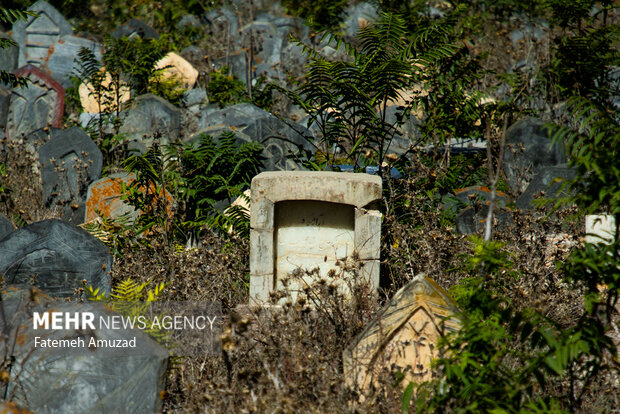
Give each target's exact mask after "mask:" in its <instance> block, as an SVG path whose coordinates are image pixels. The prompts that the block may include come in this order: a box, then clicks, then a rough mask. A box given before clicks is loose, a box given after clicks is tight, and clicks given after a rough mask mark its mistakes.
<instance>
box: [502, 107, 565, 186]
mask: <svg viewBox="0 0 620 414" xmlns="http://www.w3.org/2000/svg"><path fill="white" fill-rule="evenodd" d="M564 162H566V156H565V154H564V149H563V147H562V145H558V144H557V143H556V144H554V143H553V142H552V141H551V138H550V137H549V131H548V129H547V127H546V126H545V122H544V121H543V120H540V119H535V118H525V119H522V120H520V121H517V122H516V123H515V124H513V125H512V126H511V127H510V128H508V130H507V131H506V150H505V152H504V158H503V167H504V173H505V174H506V178H507V179H508V184H509V185H510V188H511V189H512V191H513V192H514V193H515V194H516V195H520V194H521V193H522V192H523V191H524V190H525V188H526V187H527V185H528V184H529V182H530V181H532V179H533V178H534V176H535V175H536V174H537V173H538V172H539V171H540V170H541V169H542V168H544V167H550V166H554V165H558V164H561V163H564Z"/></svg>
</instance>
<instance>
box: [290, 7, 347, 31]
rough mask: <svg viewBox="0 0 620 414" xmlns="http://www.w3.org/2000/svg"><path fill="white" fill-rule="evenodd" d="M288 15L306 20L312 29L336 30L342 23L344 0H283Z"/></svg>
mask: <svg viewBox="0 0 620 414" xmlns="http://www.w3.org/2000/svg"><path fill="white" fill-rule="evenodd" d="M282 5H283V6H284V7H286V9H287V10H288V12H289V13H292V14H294V15H295V16H299V17H301V18H304V19H306V22H307V23H308V25H309V26H310V27H312V28H314V29H318V30H326V29H332V30H334V29H337V28H338V25H339V24H340V23H341V22H342V14H343V11H344V9H345V7H346V6H347V1H346V0H283V1H282Z"/></svg>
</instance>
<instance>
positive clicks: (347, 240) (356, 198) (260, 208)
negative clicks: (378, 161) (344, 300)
mask: <svg viewBox="0 0 620 414" xmlns="http://www.w3.org/2000/svg"><path fill="white" fill-rule="evenodd" d="M379 200H381V178H380V177H378V176H373V175H368V174H352V173H334V172H305V171H286V172H285V171H280V172H266V173H261V174H259V175H257V176H256V177H254V179H253V180H252V199H251V213H250V227H251V232H250V298H251V300H252V301H253V302H254V303H256V304H264V303H266V302H267V301H268V300H269V295H270V293H271V292H273V291H275V290H283V291H287V292H290V293H291V296H292V298H293V299H296V297H297V294H298V293H299V292H301V291H302V290H303V286H304V285H305V283H306V282H307V283H311V281H306V280H305V279H304V278H303V277H302V279H301V280H299V279H296V280H295V279H291V275H292V274H295V273H297V274H298V273H299V271H302V272H303V271H306V270H307V271H311V270H312V269H315V268H318V269H319V277H321V278H327V279H328V280H329V282H330V283H335V284H340V285H339V286H338V287H339V288H342V290H343V293H345V294H346V293H347V290H348V285H347V283H348V282H356V281H355V280H351V276H350V275H345V276H344V277H341V278H338V280H336V278H332V277H330V276H329V271H330V270H332V269H334V270H336V271H337V270H338V267H337V265H336V262H337V261H339V260H342V259H343V258H347V257H348V258H353V257H356V258H357V259H359V261H360V262H361V271H360V276H361V278H362V279H363V280H364V281H365V282H367V283H369V284H370V286H371V287H372V288H374V289H376V288H378V286H379V258H380V257H379V254H380V241H381V213H380V212H379V211H378V210H377V209H376V206H375V204H376V203H377V202H378V201H379ZM289 279H291V280H290V281H289Z"/></svg>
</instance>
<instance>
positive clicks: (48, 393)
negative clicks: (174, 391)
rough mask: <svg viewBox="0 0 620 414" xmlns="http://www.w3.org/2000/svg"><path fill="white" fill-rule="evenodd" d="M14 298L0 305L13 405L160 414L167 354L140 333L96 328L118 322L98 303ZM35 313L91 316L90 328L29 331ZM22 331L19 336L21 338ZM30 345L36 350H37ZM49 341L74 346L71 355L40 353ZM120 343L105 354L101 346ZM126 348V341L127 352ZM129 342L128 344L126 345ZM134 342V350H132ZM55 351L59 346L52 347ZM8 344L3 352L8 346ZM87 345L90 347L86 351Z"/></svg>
mask: <svg viewBox="0 0 620 414" xmlns="http://www.w3.org/2000/svg"><path fill="white" fill-rule="evenodd" d="M35 295H36V296H35V297H36V300H35V301H32V300H29V298H30V297H31V296H32V293H31V292H28V291H18V292H11V293H10V294H8V295H5V296H6V298H3V299H4V300H3V301H2V303H1V306H3V308H4V314H6V315H11V318H10V319H9V320H8V321H7V323H6V326H5V321H0V325H1V326H2V329H3V332H7V333H8V334H9V338H19V340H16V341H14V342H13V341H11V343H10V344H6V343H4V342H2V343H0V350H1V351H2V352H3V353H6V352H9V350H8V349H7V348H8V346H11V348H10V352H11V355H12V356H13V357H14V358H15V367H16V368H17V367H19V370H15V372H19V375H18V376H14V377H13V378H12V379H11V380H10V381H9V383H8V393H9V395H13V399H14V401H15V402H18V403H20V404H25V405H27V406H28V407H29V409H32V410H36V411H39V412H41V413H51V414H64V413H87V412H88V413H128V412H131V413H145V414H147V413H148V414H151V413H154V412H160V411H161V406H162V399H161V393H162V392H163V390H164V380H165V376H166V369H167V364H168V351H167V350H166V349H165V348H163V347H162V346H161V345H159V344H158V343H157V342H156V341H155V340H153V339H152V338H151V337H149V336H148V335H147V334H146V333H144V332H142V331H140V330H137V329H136V330H131V329H113V325H112V324H110V327H109V328H106V326H105V325H104V324H103V323H101V319H104V320H106V321H110V320H111V318H119V317H120V315H119V314H117V313H115V312H113V311H111V310H109V309H107V308H106V306H105V305H104V304H103V303H100V302H86V303H82V304H77V303H70V302H55V301H51V300H50V299H48V298H47V297H45V295H43V294H41V293H39V292H36V293H35ZM34 312H38V313H39V315H40V314H42V313H48V312H67V313H70V314H71V315H72V314H74V312H75V313H77V315H78V317H79V316H82V317H83V316H86V315H92V317H93V319H94V322H93V326H95V329H90V328H88V327H86V328H84V327H83V326H80V327H79V329H76V327H75V326H70V327H69V329H45V328H42V327H41V326H39V327H38V329H37V330H36V331H35V330H34V318H33V315H34ZM18 329H19V331H18ZM35 338H39V339H38V344H39V346H36V345H35V341H37V340H36V339H35ZM47 340H50V341H53V340H58V341H60V340H66V341H67V343H71V342H69V341H74V342H73V344H74V345H75V347H74V348H71V347H67V348H63V347H60V346H58V347H43V346H41V344H43V343H46V342H47ZM91 340H93V341H94V344H96V343H97V341H113V343H114V344H115V345H116V344H117V341H120V344H121V346H122V347H120V348H113V347H106V346H105V345H104V343H103V342H99V343H100V344H101V345H98V346H95V345H92V344H91ZM124 341H127V343H126V345H125V344H124ZM130 341H132V342H130ZM133 341H135V348H131V346H132V344H133ZM57 343H58V344H60V343H62V342H57ZM7 345H8V346H7ZM89 345H90V346H89Z"/></svg>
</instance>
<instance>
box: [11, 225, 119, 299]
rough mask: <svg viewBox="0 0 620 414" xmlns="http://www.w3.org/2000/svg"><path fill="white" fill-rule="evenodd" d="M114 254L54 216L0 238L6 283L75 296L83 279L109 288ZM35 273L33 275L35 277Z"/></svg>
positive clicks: (58, 294) (104, 288)
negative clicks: (31, 286)
mask: <svg viewBox="0 0 620 414" xmlns="http://www.w3.org/2000/svg"><path fill="white" fill-rule="evenodd" d="M111 267H112V256H110V253H109V251H108V248H107V247H106V246H105V245H104V244H103V243H102V242H100V241H99V240H97V239H96V238H95V237H93V236H91V235H90V233H88V232H87V231H85V230H82V229H81V228H79V227H75V226H72V225H71V224H68V223H65V222H64V221H60V220H56V219H52V220H44V221H40V222H37V223H34V224H30V225H27V226H24V227H21V228H19V229H17V230H15V231H13V232H12V233H10V234H9V235H8V236H6V237H4V238H3V239H2V240H0V273H2V275H4V279H5V281H6V284H7V285H12V286H30V285H31V281H33V282H34V285H35V286H37V287H39V288H41V289H42V290H43V291H44V292H46V293H48V294H50V295H53V296H59V297H66V296H72V295H73V294H74V289H77V288H80V287H83V286H82V280H86V282H87V283H88V284H90V285H92V286H94V287H99V288H101V291H102V292H108V293H109V292H110V274H109V273H110V269H111ZM33 277H34V279H33Z"/></svg>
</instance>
